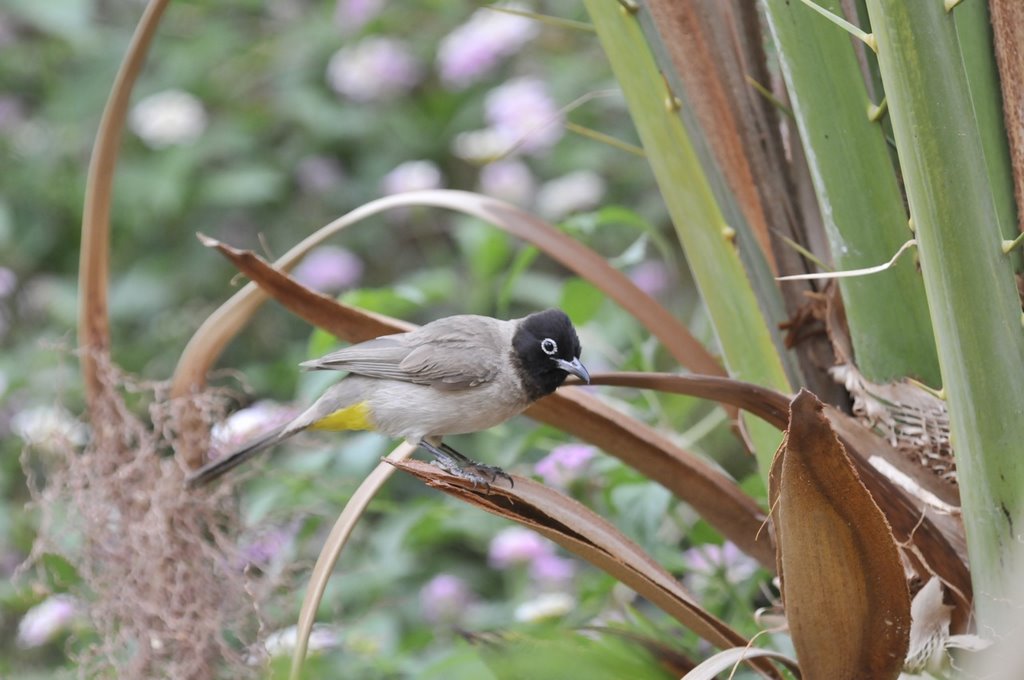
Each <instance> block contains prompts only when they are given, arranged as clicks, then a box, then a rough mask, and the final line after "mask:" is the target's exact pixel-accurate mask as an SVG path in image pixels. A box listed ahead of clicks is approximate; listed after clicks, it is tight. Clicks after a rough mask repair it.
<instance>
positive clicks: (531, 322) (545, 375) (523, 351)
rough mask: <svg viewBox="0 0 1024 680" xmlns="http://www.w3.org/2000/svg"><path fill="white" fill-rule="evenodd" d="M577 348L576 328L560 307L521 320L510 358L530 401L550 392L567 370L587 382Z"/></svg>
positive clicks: (562, 379)
mask: <svg viewBox="0 0 1024 680" xmlns="http://www.w3.org/2000/svg"><path fill="white" fill-rule="evenodd" d="M581 351H582V348H581V347H580V339H579V337H578V336H577V335H576V329H575V328H573V325H572V321H570V320H569V317H568V316H566V314H565V312H563V311H562V310H560V309H546V310H544V311H543V312H537V313H536V314H531V315H530V316H528V317H526V318H525V319H523V320H521V321H520V322H519V328H517V329H516V333H515V336H513V338H512V360H513V363H514V364H515V366H516V372H517V373H518V374H519V378H520V379H521V380H522V382H523V388H524V389H525V390H526V395H527V397H528V398H529V399H530V401H533V400H535V399H540V398H541V397H543V396H545V395H548V394H551V393H552V392H554V391H555V388H556V387H558V386H559V385H561V384H562V383H563V382H565V378H566V377H567V376H568V375H569V374H570V373H571V374H573V375H575V376H576V377H578V378H579V379H580V380H583V381H584V382H590V374H589V373H588V372H587V369H586V368H584V366H583V364H581V363H580V352H581Z"/></svg>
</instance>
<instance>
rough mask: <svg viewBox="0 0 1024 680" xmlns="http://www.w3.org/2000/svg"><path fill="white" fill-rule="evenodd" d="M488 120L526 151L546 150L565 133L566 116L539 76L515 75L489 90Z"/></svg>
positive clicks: (510, 144) (509, 139) (502, 134)
mask: <svg viewBox="0 0 1024 680" xmlns="http://www.w3.org/2000/svg"><path fill="white" fill-rule="evenodd" d="M484 113H485V116H486V118H487V122H488V123H489V124H490V126H491V127H492V128H494V129H495V130H496V131H497V132H498V133H499V134H500V135H501V136H502V137H504V138H505V140H507V142H508V145H509V147H510V148H513V147H514V148H515V149H516V150H519V151H522V152H523V153H539V152H542V151H547V150H548V149H550V148H551V147H552V146H554V145H555V143H556V142H557V141H558V140H559V139H561V138H562V135H563V134H565V115H564V114H563V113H562V112H561V111H560V110H559V109H558V107H557V106H556V105H555V102H554V100H553V99H551V96H550V95H549V94H548V90H547V86H546V85H545V84H544V81H542V80H540V79H538V78H529V77H524V78H515V79H513V80H509V81H508V82H506V83H504V84H502V85H499V86H498V87H496V88H494V89H493V90H491V91H490V92H488V93H487V97H486V98H485V99H484Z"/></svg>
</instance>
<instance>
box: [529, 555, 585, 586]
mask: <svg viewBox="0 0 1024 680" xmlns="http://www.w3.org/2000/svg"><path fill="white" fill-rule="evenodd" d="M575 575H576V562H574V561H573V560H570V559H566V558H564V557H559V556H558V555H538V556H537V557H536V558H534V560H533V562H531V563H530V578H532V579H533V580H534V581H536V582H537V583H539V584H540V585H542V586H544V587H547V588H564V587H566V586H568V585H569V583H570V582H571V581H572V579H573V576H575Z"/></svg>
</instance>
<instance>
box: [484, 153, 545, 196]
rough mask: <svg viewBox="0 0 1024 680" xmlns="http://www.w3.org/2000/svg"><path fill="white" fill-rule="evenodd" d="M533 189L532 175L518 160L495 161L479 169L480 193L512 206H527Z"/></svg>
mask: <svg viewBox="0 0 1024 680" xmlns="http://www.w3.org/2000/svg"><path fill="white" fill-rule="evenodd" d="M535 187H536V182H535V181H534V179H533V173H531V172H530V168H529V167H527V165H526V163H523V162H522V161H519V160H503V161H496V162H494V163H488V164H487V165H485V166H484V167H483V168H481V169H480V191H481V192H482V193H484V194H487V195H488V196H493V197H494V198H500V199H501V200H503V201H508V202H509V203H512V204H514V205H518V206H526V205H529V204H530V201H531V200H532V199H533V192H534V189H535Z"/></svg>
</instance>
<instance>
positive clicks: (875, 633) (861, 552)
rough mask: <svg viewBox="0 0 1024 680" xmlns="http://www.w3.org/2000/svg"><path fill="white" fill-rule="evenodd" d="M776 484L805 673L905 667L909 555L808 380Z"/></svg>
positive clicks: (853, 676)
mask: <svg viewBox="0 0 1024 680" xmlns="http://www.w3.org/2000/svg"><path fill="white" fill-rule="evenodd" d="M769 485H770V489H769V497H770V499H771V507H772V525H773V527H774V528H775V537H776V542H777V546H778V560H779V576H780V577H781V580H782V598H783V603H784V604H785V607H786V619H787V620H788V622H789V629H790V633H791V635H792V638H793V646H794V647H795V648H796V655H797V659H798V660H799V662H800V668H801V670H802V672H803V673H804V675H805V676H806V677H808V678H830V679H834V680H844V679H849V680H860V679H862V678H872V679H876V680H884V679H885V678H896V677H898V676H899V674H900V670H901V669H902V667H903V660H904V658H905V657H906V654H907V647H908V642H909V635H910V593H909V591H908V590H907V583H906V578H905V575H904V571H903V563H902V562H901V561H900V555H899V551H898V549H897V547H896V542H895V539H894V538H893V535H892V531H891V530H890V528H889V523H888V522H887V521H886V520H885V516H884V515H883V514H882V511H881V510H880V509H879V508H878V506H877V505H876V504H875V502H874V501H873V500H872V498H871V494H870V493H868V490H867V488H865V486H864V485H863V484H862V483H861V481H860V478H859V476H858V475H857V473H856V471H855V470H854V468H853V465H852V464H851V462H850V460H849V458H847V456H846V451H845V450H844V449H843V445H842V444H841V443H840V442H839V439H838V438H837V437H836V434H835V432H833V431H832V428H831V426H830V425H829V421H828V419H827V418H826V417H825V415H824V413H823V406H822V404H821V402H820V401H818V399H817V398H816V397H815V396H814V395H813V394H811V393H810V392H808V391H806V390H801V392H800V394H798V395H797V396H796V398H794V399H793V401H792V403H791V405H790V422H789V429H788V430H787V432H786V439H785V440H784V441H783V444H782V446H781V447H780V448H779V451H778V453H776V455H775V461H774V463H773V464H772V471H771V475H770V477H769Z"/></svg>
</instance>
